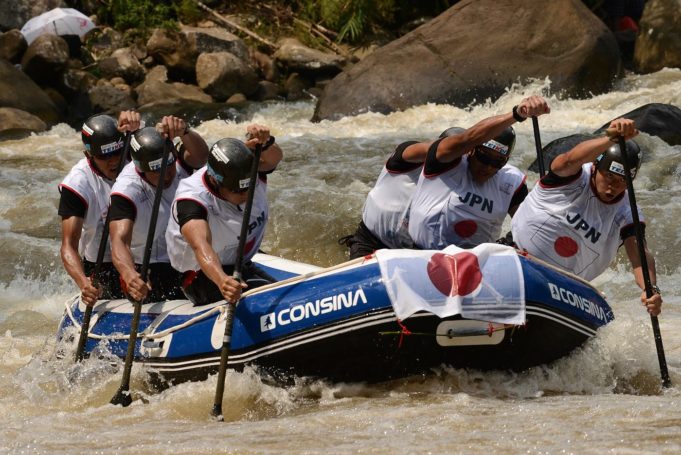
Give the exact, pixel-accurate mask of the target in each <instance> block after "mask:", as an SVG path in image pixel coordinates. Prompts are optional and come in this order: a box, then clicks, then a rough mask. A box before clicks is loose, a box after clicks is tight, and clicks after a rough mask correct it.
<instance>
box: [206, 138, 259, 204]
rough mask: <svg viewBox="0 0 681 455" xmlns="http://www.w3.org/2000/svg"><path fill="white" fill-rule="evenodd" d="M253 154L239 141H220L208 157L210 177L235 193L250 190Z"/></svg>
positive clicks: (212, 148) (214, 145)
mask: <svg viewBox="0 0 681 455" xmlns="http://www.w3.org/2000/svg"><path fill="white" fill-rule="evenodd" d="M252 164H253V153H251V151H250V150H249V148H248V147H246V144H244V143H243V142H241V141H240V140H238V139H233V138H226V139H220V140H219V141H217V142H216V143H215V144H213V147H211V149H210V154H209V155H208V169H207V172H208V175H210V176H211V177H213V178H214V179H215V180H216V181H217V182H218V184H219V185H220V186H222V187H223V188H227V189H228V190H229V191H232V192H234V193H240V192H243V191H246V190H248V186H249V184H250V174H251V165H252Z"/></svg>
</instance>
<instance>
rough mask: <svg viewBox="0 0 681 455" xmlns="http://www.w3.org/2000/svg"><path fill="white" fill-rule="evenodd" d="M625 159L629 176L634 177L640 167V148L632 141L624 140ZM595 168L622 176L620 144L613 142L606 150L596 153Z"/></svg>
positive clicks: (622, 161)
mask: <svg viewBox="0 0 681 455" xmlns="http://www.w3.org/2000/svg"><path fill="white" fill-rule="evenodd" d="M625 144H626V149H627V161H628V162H629V168H630V171H631V178H632V179H633V178H636V174H637V173H638V170H639V168H640V167H641V148H640V147H639V146H638V144H637V143H636V142H634V141H626V142H625ZM596 169H598V170H600V171H610V172H612V173H614V174H618V175H621V176H622V177H624V160H623V159H622V153H621V152H620V146H619V145H618V144H613V145H611V146H610V148H609V149H608V150H606V151H605V152H603V153H601V154H600V155H598V158H596Z"/></svg>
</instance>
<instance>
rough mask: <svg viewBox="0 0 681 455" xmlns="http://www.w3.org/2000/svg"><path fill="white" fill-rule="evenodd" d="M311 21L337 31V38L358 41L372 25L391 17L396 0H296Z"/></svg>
mask: <svg viewBox="0 0 681 455" xmlns="http://www.w3.org/2000/svg"><path fill="white" fill-rule="evenodd" d="M299 3H300V8H301V10H302V11H304V13H305V15H306V16H307V17H308V18H309V19H311V20H312V21H313V22H318V23H321V24H322V25H324V26H325V27H327V28H330V29H332V30H336V31H337V32H338V38H337V39H338V41H339V42H340V41H344V40H345V41H349V42H357V41H359V40H360V39H361V38H362V37H363V36H364V35H365V34H367V32H369V31H370V28H371V26H372V25H374V24H382V25H388V24H390V23H391V22H392V20H393V13H394V9H395V0H299Z"/></svg>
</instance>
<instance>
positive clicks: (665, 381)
mask: <svg viewBox="0 0 681 455" xmlns="http://www.w3.org/2000/svg"><path fill="white" fill-rule="evenodd" d="M618 142H619V146H620V153H621V154H622V161H623V165H624V179H625V180H626V182H627V192H628V193H629V205H630V206H631V216H632V218H633V220H634V230H635V233H636V243H637V246H638V255H639V257H640V258H641V269H642V272H643V283H644V285H645V288H646V296H647V297H648V298H650V297H652V296H653V286H652V284H651V282H650V271H649V270H648V259H647V258H646V253H645V248H644V246H643V230H642V229H641V222H640V221H639V218H638V207H637V205H636V196H635V195H634V183H633V181H632V179H631V166H630V163H629V157H628V156H627V153H626V152H627V148H626V143H625V142H624V137H623V136H619V137H618ZM650 322H651V323H652V326H653V336H654V338H655V347H656V348H657V360H658V362H659V363H660V376H661V377H662V387H664V388H668V387H671V385H672V382H671V380H670V379H669V371H667V360H666V359H665V355H664V347H663V346H662V334H661V333H660V324H659V322H658V320H657V316H653V315H652V314H651V315H650Z"/></svg>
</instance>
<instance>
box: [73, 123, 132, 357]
mask: <svg viewBox="0 0 681 455" xmlns="http://www.w3.org/2000/svg"><path fill="white" fill-rule="evenodd" d="M128 148H130V131H128V132H126V133H125V145H124V146H123V152H122V153H121V159H120V161H118V166H117V167H116V175H118V174H120V173H121V169H123V163H125V157H126V156H128ZM108 237H109V212H107V214H106V220H105V221H104V229H102V238H101V239H100V240H99V249H98V250H97V261H96V262H95V270H94V271H93V272H92V285H93V286H94V287H98V286H97V285H98V284H99V274H100V272H101V271H102V262H104V253H105V252H106V243H107V240H108ZM93 307H94V305H87V306H86V307H85V313H84V314H83V323H82V324H81V325H80V337H79V338H78V346H77V347H76V362H80V361H81V360H83V356H84V352H85V343H87V336H88V332H89V331H90V319H91V318H92V308H93Z"/></svg>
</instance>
